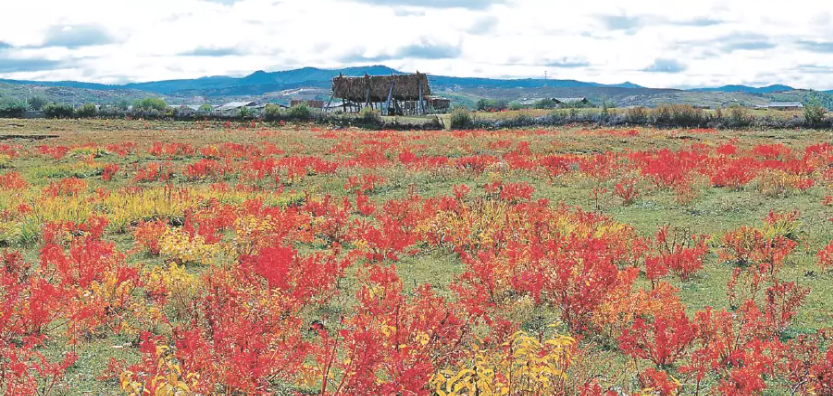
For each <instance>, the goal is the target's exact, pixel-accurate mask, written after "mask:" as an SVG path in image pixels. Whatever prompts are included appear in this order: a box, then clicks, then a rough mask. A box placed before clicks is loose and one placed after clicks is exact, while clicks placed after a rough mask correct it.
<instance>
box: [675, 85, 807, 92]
mask: <svg viewBox="0 0 833 396" xmlns="http://www.w3.org/2000/svg"><path fill="white" fill-rule="evenodd" d="M691 91H699V92H746V93H751V94H770V93H775V92H786V91H795V88H793V87H790V86H787V85H769V86H766V87H760V88H756V87H750V86H746V85H724V86H722V87H717V88H697V89H692V90H691Z"/></svg>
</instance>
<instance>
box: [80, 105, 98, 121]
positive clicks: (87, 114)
mask: <svg viewBox="0 0 833 396" xmlns="http://www.w3.org/2000/svg"><path fill="white" fill-rule="evenodd" d="M96 115H98V108H97V107H95V105H94V104H92V103H86V104H84V105H83V106H81V107H80V108H78V109H76V110H75V116H76V117H78V118H92V117H95V116H96Z"/></svg>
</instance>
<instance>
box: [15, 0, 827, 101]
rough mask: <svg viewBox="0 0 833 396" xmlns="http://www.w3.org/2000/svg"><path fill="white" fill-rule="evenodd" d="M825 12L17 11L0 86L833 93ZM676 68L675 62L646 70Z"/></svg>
mask: <svg viewBox="0 0 833 396" xmlns="http://www.w3.org/2000/svg"><path fill="white" fill-rule="evenodd" d="M825 3H826V2H823V1H816V0H793V1H790V2H775V1H760V0H735V1H731V2H729V1H709V0H704V1H699V2H668V1H660V0H634V1H631V2H628V3H627V4H626V5H623V3H621V2H616V1H613V0H588V1H582V2H571V3H570V5H569V6H565V5H564V4H559V3H558V2H553V1H551V0H499V1H489V0H454V1H453V2H447V1H444V0H443V1H440V0H432V1H428V2H420V1H414V0H350V1H348V0H236V1H231V0H143V1H141V2H137V1H135V0H134V1H127V0H76V1H65V0H27V1H23V2H20V1H16V2H10V3H9V4H4V11H3V13H2V14H0V43H5V45H3V46H0V51H1V53H0V62H3V59H12V60H14V62H15V63H14V65H13V66H10V65H11V64H10V63H9V64H8V65H7V67H5V68H3V67H0V77H3V78H18V79H42V80H57V79H76V80H83V81H97V82H108V83H116V82H125V81H149V80H160V79H172V78H194V77H200V76H205V75H245V74H248V73H251V72H253V71H255V70H261V69H262V70H282V69H289V68H296V67H302V66H316V67H341V66H351V65H359V64H368V63H384V64H385V65H388V66H391V67H395V68H400V69H403V70H406V71H412V70H420V71H424V72H429V73H434V74H445V75H455V76H479V77H538V76H543V74H544V72H545V71H547V72H548V74H549V76H551V77H552V78H565V79H567V78H569V79H579V80H587V81H597V82H602V83H619V82H623V81H626V80H627V81H631V82H634V83H637V84H641V85H646V86H655V87H666V86H671V87H676V86H704V85H717V84H729V83H747V84H750V83H751V84H761V83H783V84H790V85H794V86H799V87H810V88H819V89H821V88H823V89H831V88H833V75H831V74H829V73H823V72H819V71H824V70H830V69H831V68H833V51H831V49H833V40H832V39H829V37H833V23H831V22H830V21H831V20H833V17H832V16H831V11H830V10H829V7H828V6H827V5H825ZM658 61H661V62H659V63H658ZM674 65H676V66H683V65H684V67H676V68H670V67H665V68H663V67H652V66H674ZM672 69H673V70H674V71H676V72H674V73H670V72H668V71H671V70H672ZM680 69H683V70H680Z"/></svg>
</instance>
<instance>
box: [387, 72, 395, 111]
mask: <svg viewBox="0 0 833 396" xmlns="http://www.w3.org/2000/svg"><path fill="white" fill-rule="evenodd" d="M395 86H396V80H392V81H391V83H390V90H389V91H388V101H387V102H386V103H385V115H390V100H391V98H392V97H393V88H394V87H395Z"/></svg>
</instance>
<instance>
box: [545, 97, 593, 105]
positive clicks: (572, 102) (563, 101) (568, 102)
mask: <svg viewBox="0 0 833 396" xmlns="http://www.w3.org/2000/svg"><path fill="white" fill-rule="evenodd" d="M553 99H554V100H555V101H556V102H558V104H559V105H561V106H571V105H572V106H575V105H579V104H581V105H587V104H590V101H589V100H587V98H584V97H582V98H553Z"/></svg>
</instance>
